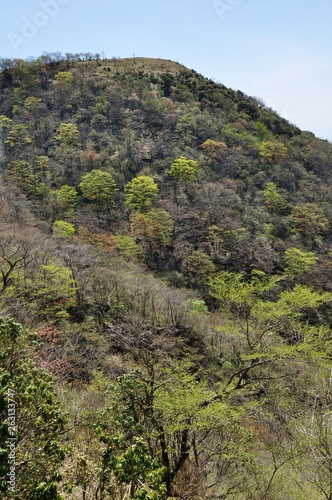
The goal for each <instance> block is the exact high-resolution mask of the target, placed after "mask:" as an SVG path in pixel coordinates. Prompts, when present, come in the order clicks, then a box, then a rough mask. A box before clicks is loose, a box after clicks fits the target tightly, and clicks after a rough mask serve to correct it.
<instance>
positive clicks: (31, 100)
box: [24, 96, 43, 111]
mask: <svg viewBox="0 0 332 500" xmlns="http://www.w3.org/2000/svg"><path fill="white" fill-rule="evenodd" d="M42 102H43V100H42V99H40V98H39V97H33V96H31V97H27V98H26V99H25V101H24V107H25V108H26V109H27V110H29V111H36V110H37V109H38V108H40V107H41V105H42Z"/></svg>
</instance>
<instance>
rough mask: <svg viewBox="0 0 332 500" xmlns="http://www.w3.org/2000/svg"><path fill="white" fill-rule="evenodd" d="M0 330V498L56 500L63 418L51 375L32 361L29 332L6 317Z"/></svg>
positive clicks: (62, 453)
mask: <svg viewBox="0 0 332 500" xmlns="http://www.w3.org/2000/svg"><path fill="white" fill-rule="evenodd" d="M0 334H1V345H0V415H1V423H0V477H1V481H0V491H1V492H2V494H3V495H4V496H3V498H14V497H15V498H25V499H27V500H37V499H39V500H60V498H61V497H60V494H59V492H58V482H59V481H60V480H61V474H60V470H59V469H60V466H61V464H62V462H63V460H64V457H65V448H64V447H63V445H62V443H61V433H62V431H63V429H64V425H65V423H66V419H65V415H64V413H63V411H62V410H61V409H60V407H59V402H58V401H57V398H56V396H55V392H54V386H53V380H52V378H51V376H50V375H49V374H48V373H46V372H44V371H43V370H41V369H39V368H37V367H36V365H35V364H34V362H33V360H32V357H31V350H32V349H31V346H32V343H34V344H35V348H36V345H37V336H36V335H35V334H31V333H29V332H27V331H26V330H25V329H24V328H23V327H22V326H21V325H19V324H18V323H15V322H14V320H12V319H10V318H0ZM7 474H9V476H6V475H7ZM8 477H9V478H10V479H13V480H14V481H13V483H14V484H13V486H12V485H11V483H10V482H7V480H6V479H7V478H8Z"/></svg>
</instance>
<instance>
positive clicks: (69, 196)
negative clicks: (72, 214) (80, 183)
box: [55, 185, 77, 207]
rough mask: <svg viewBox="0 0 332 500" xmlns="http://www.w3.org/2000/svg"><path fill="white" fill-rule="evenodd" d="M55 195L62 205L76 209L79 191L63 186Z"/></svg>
mask: <svg viewBox="0 0 332 500" xmlns="http://www.w3.org/2000/svg"><path fill="white" fill-rule="evenodd" d="M55 194H56V197H57V200H58V201H59V202H60V203H63V204H64V205H68V206H69V207H75V206H76V205H77V191H76V189H75V188H74V187H73V186H68V185H65V186H61V188H60V189H58V190H57V191H56V193H55Z"/></svg>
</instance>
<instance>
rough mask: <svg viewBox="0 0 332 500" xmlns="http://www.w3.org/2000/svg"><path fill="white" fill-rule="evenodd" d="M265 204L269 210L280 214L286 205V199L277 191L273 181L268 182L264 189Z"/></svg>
mask: <svg viewBox="0 0 332 500" xmlns="http://www.w3.org/2000/svg"><path fill="white" fill-rule="evenodd" d="M263 194H264V198H265V206H266V208H267V209H268V210H269V212H272V213H276V214H280V213H282V212H283V211H284V210H285V208H286V206H287V201H286V200H285V198H284V196H283V195H282V194H280V193H279V191H278V188H277V186H276V185H275V184H274V182H268V183H267V184H266V186H265V189H264V193H263Z"/></svg>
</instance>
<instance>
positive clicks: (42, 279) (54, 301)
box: [25, 263, 76, 323]
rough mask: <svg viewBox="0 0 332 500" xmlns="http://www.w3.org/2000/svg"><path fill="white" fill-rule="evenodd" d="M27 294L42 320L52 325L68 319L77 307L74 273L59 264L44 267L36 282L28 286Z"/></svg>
mask: <svg viewBox="0 0 332 500" xmlns="http://www.w3.org/2000/svg"><path fill="white" fill-rule="evenodd" d="M25 293H26V296H27V300H30V301H31V306H34V307H36V308H37V310H38V311H39V314H40V316H41V318H43V319H44V320H45V319H46V320H48V321H49V322H51V323H57V322H59V321H61V320H63V319H67V318H68V317H69V312H68V311H69V310H70V309H72V308H74V307H75V305H76V293H75V281H74V280H73V277H72V272H71V270H70V269H69V268H67V267H64V266H60V265H58V264H53V263H52V264H47V265H42V266H41V269H40V271H39V273H38V275H37V277H36V281H35V282H34V283H33V284H32V283H30V284H27V286H26V291H25Z"/></svg>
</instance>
